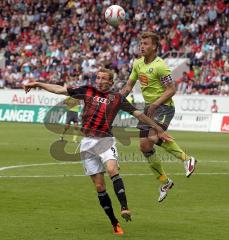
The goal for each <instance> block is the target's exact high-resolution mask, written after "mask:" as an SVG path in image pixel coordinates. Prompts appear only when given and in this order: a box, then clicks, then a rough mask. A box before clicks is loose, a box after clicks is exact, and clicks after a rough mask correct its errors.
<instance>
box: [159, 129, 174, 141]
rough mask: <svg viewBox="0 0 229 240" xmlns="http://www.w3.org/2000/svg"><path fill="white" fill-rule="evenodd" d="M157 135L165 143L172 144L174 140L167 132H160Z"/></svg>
mask: <svg viewBox="0 0 229 240" xmlns="http://www.w3.org/2000/svg"><path fill="white" fill-rule="evenodd" d="M157 135H158V137H159V138H160V139H161V140H162V141H163V142H166V141H168V142H172V141H173V140H174V138H173V137H172V136H170V135H169V134H168V133H167V132H164V131H161V132H158V133H157Z"/></svg>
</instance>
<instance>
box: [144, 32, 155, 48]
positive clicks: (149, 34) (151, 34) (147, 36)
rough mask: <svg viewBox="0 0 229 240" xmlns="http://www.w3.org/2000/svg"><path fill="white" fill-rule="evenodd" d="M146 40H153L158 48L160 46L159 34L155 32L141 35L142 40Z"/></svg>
mask: <svg viewBox="0 0 229 240" xmlns="http://www.w3.org/2000/svg"><path fill="white" fill-rule="evenodd" d="M144 38H151V40H152V42H153V43H155V44H156V45H157V46H158V45H159V41H160V38H159V36H158V34H157V33H155V32H143V33H141V36H140V39H144Z"/></svg>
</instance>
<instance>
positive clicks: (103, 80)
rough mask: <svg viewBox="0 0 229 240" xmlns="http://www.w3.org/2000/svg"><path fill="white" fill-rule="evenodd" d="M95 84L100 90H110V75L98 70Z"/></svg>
mask: <svg viewBox="0 0 229 240" xmlns="http://www.w3.org/2000/svg"><path fill="white" fill-rule="evenodd" d="M96 84H97V86H98V89H99V90H100V91H102V92H105V91H108V90H110V88H111V86H112V85H113V80H111V79H110V76H109V74H108V73H106V72H98V73H97V76H96Z"/></svg>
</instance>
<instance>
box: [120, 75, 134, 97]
mask: <svg viewBox="0 0 229 240" xmlns="http://www.w3.org/2000/svg"><path fill="white" fill-rule="evenodd" d="M134 85H135V82H134V81H132V80H131V79H129V80H128V81H127V83H126V85H125V86H124V87H123V89H122V90H121V91H120V93H121V94H122V95H123V96H125V97H126V96H128V94H129V93H130V92H131V90H132V89H133V87H134Z"/></svg>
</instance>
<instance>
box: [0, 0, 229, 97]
mask: <svg viewBox="0 0 229 240" xmlns="http://www.w3.org/2000/svg"><path fill="white" fill-rule="evenodd" d="M110 4H111V1H73V0H71V1H69V0H68V1H67V0H56V1H43V0H36V1H27V0H20V1H17V0H6V1H0V56H1V54H2V55H3V56H4V60H2V62H4V61H5V66H4V68H3V69H2V79H4V82H5V83H4V87H8V88H16V87H20V85H21V83H22V82H23V81H32V80H33V79H34V80H40V81H44V82H50V81H54V82H59V84H64V85H68V84H73V81H72V79H73V76H75V77H76V79H77V84H78V85H79V84H81V83H82V82H83V81H89V80H90V79H91V78H92V79H91V80H92V81H91V83H92V84H93V79H94V73H95V72H96V70H97V69H98V68H100V67H102V66H106V67H113V69H114V70H116V72H117V74H116V79H115V81H117V83H115V86H116V87H122V86H123V84H124V83H125V81H126V80H127V77H128V75H129V74H126V72H129V71H130V69H131V67H132V66H131V62H132V61H133V58H135V57H136V56H137V55H138V42H137V37H138V33H139V32H140V31H144V30H145V29H149V30H152V31H156V32H158V33H159V34H160V35H161V36H163V37H162V38H161V39H162V40H161V48H160V54H163V55H166V54H167V53H168V52H170V51H175V52H176V54H175V55H174V56H177V52H179V53H182V54H186V55H187V56H188V57H189V58H190V61H191V67H192V68H193V72H194V76H190V75H189V74H188V75H189V80H191V82H185V81H184V82H181V83H180V84H178V87H179V91H178V93H180V94H183V93H187V91H186V90H185V85H188V86H189V90H188V93H191V92H193V91H192V88H194V86H195V89H196V91H197V92H199V93H201V94H204V93H213V92H214V93H217V94H224V95H225V94H227V95H228V90H227V88H228V84H229V83H228V80H227V81H225V83H226V84H225V85H226V87H224V88H226V90H225V89H222V91H221V81H220V80H222V81H223V78H226V79H228V76H227V75H226V73H227V72H228V65H229V64H228V57H227V55H228V52H229V50H228V49H229V47H228V37H229V30H228V28H227V27H226V26H227V19H226V13H228V10H227V8H226V5H225V2H224V1H213V0H210V1H206V0H196V1H188V0H183V1H172V0H168V1H155V0H142V1H136V0H130V1H121V0H118V1H116V4H120V5H121V6H123V8H124V9H125V11H126V18H127V21H126V22H125V23H124V24H121V25H120V27H119V31H117V30H116V29H114V28H112V27H110V26H109V25H108V24H107V23H106V22H105V21H104V19H103V18H102V17H101V16H103V14H104V11H105V9H106V8H107V7H108V6H109V5H110ZM168 12H169V14H167V13H168ZM149 19H150V20H149ZM86 58H87V59H86ZM0 61H1V57H0ZM76 64H77V66H76ZM87 65H88V66H87ZM0 66H1V63H0ZM123 68H125V70H124V71H122V69H123ZM85 69H88V70H89V75H87V76H85V74H84V73H85V72H87V71H86V70H85ZM117 70H121V71H117ZM213 71H214V72H217V73H214V74H213ZM76 73H77V74H76ZM15 74H16V78H15ZM52 77H54V80H51V78H52ZM199 80H200V81H199ZM211 82H215V83H216V84H215V86H214V88H213V89H215V88H216V90H214V91H213V90H210V89H212V87H211V85H210V84H211ZM197 84H200V86H197ZM2 85H3V84H1V86H2ZM209 86H210V87H209ZM200 89H201V90H200Z"/></svg>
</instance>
